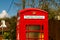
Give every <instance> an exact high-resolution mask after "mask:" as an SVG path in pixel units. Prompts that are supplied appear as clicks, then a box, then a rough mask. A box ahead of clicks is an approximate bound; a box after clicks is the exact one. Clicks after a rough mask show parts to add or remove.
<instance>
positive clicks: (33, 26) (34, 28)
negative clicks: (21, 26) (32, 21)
mask: <svg viewBox="0 0 60 40" xmlns="http://www.w3.org/2000/svg"><path fill="white" fill-rule="evenodd" d="M26 30H40V25H27V27H26Z"/></svg>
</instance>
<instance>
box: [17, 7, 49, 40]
mask: <svg viewBox="0 0 60 40" xmlns="http://www.w3.org/2000/svg"><path fill="white" fill-rule="evenodd" d="M18 14H19V17H18V23H17V40H48V13H47V12H46V11H43V10H40V9H36V8H28V9H23V10H20V11H19V12H18Z"/></svg>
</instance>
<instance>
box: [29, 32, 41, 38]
mask: <svg viewBox="0 0 60 40" xmlns="http://www.w3.org/2000/svg"><path fill="white" fill-rule="evenodd" d="M39 34H40V33H39V32H30V33H29V38H39Z"/></svg>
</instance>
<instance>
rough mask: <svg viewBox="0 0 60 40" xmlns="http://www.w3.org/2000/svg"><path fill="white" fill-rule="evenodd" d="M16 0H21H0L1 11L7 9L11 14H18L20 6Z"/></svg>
mask: <svg viewBox="0 0 60 40" xmlns="http://www.w3.org/2000/svg"><path fill="white" fill-rule="evenodd" d="M12 1H13V3H12ZM14 2H19V0H0V13H1V12H2V11H3V10H6V11H7V12H8V14H9V15H10V16H14V15H16V14H17V11H18V9H19V7H17V6H16V5H15V4H14Z"/></svg>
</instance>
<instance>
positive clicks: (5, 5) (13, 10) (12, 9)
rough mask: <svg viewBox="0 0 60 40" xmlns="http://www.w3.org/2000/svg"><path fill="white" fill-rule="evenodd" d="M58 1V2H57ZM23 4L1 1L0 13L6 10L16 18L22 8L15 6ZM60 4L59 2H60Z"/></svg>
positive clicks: (18, 0)
mask: <svg viewBox="0 0 60 40" xmlns="http://www.w3.org/2000/svg"><path fill="white" fill-rule="evenodd" d="M56 1H58V0H56ZM14 2H16V3H19V2H20V3H21V0H0V13H1V12H2V11H3V10H6V11H7V12H8V14H9V15H10V16H14V15H16V14H17V11H18V9H22V8H21V7H18V6H16V5H15V4H14ZM58 2H59V1H58Z"/></svg>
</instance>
